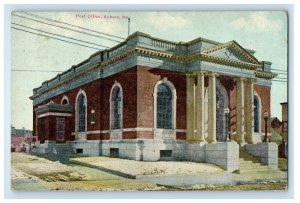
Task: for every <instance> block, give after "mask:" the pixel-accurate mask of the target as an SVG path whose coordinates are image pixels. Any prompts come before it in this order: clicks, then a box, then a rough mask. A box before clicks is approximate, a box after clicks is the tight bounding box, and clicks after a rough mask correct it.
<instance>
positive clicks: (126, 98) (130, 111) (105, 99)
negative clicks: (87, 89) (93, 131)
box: [96, 67, 137, 130]
mask: <svg viewBox="0 0 300 203" xmlns="http://www.w3.org/2000/svg"><path fill="white" fill-rule="evenodd" d="M115 81H117V82H118V83H120V85H121V86H122V90H123V128H135V127H136V126H137V118H136V113H137V110H136V109H137V98H136V91H137V76H136V68H135V67H134V68H131V69H128V70H126V71H123V72H122V73H118V74H115V75H112V76H110V77H107V78H104V79H103V80H102V81H101V96H102V100H101V105H100V106H101V110H100V115H101V122H102V125H101V130H109V129H110V126H109V122H110V101H109V100H110V92H111V88H112V86H113V85H114V83H115ZM96 112H97V111H96Z"/></svg>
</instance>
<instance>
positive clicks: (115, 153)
mask: <svg viewBox="0 0 300 203" xmlns="http://www.w3.org/2000/svg"><path fill="white" fill-rule="evenodd" d="M110 157H113V158H117V157H119V148H110Z"/></svg>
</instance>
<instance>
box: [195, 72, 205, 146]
mask: <svg viewBox="0 0 300 203" xmlns="http://www.w3.org/2000/svg"><path fill="white" fill-rule="evenodd" d="M195 103H196V128H197V133H196V137H195V140H196V142H198V143H199V142H205V139H204V72H202V71H199V72H197V93H196V102H195Z"/></svg>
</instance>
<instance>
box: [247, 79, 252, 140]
mask: <svg viewBox="0 0 300 203" xmlns="http://www.w3.org/2000/svg"><path fill="white" fill-rule="evenodd" d="M253 83H254V79H248V80H247V86H246V88H247V89H246V94H247V95H246V102H247V103H246V105H245V106H246V109H245V110H246V112H245V113H246V114H245V116H246V142H247V143H248V144H253V132H254V109H253V107H254V95H253Z"/></svg>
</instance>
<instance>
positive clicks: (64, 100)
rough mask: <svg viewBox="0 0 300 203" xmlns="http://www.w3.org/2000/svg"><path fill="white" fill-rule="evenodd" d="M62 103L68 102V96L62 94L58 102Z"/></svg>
mask: <svg viewBox="0 0 300 203" xmlns="http://www.w3.org/2000/svg"><path fill="white" fill-rule="evenodd" d="M60 103H61V104H62V105H66V104H69V98H68V97H67V96H66V95H64V96H63V98H62V99H61V102H60Z"/></svg>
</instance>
